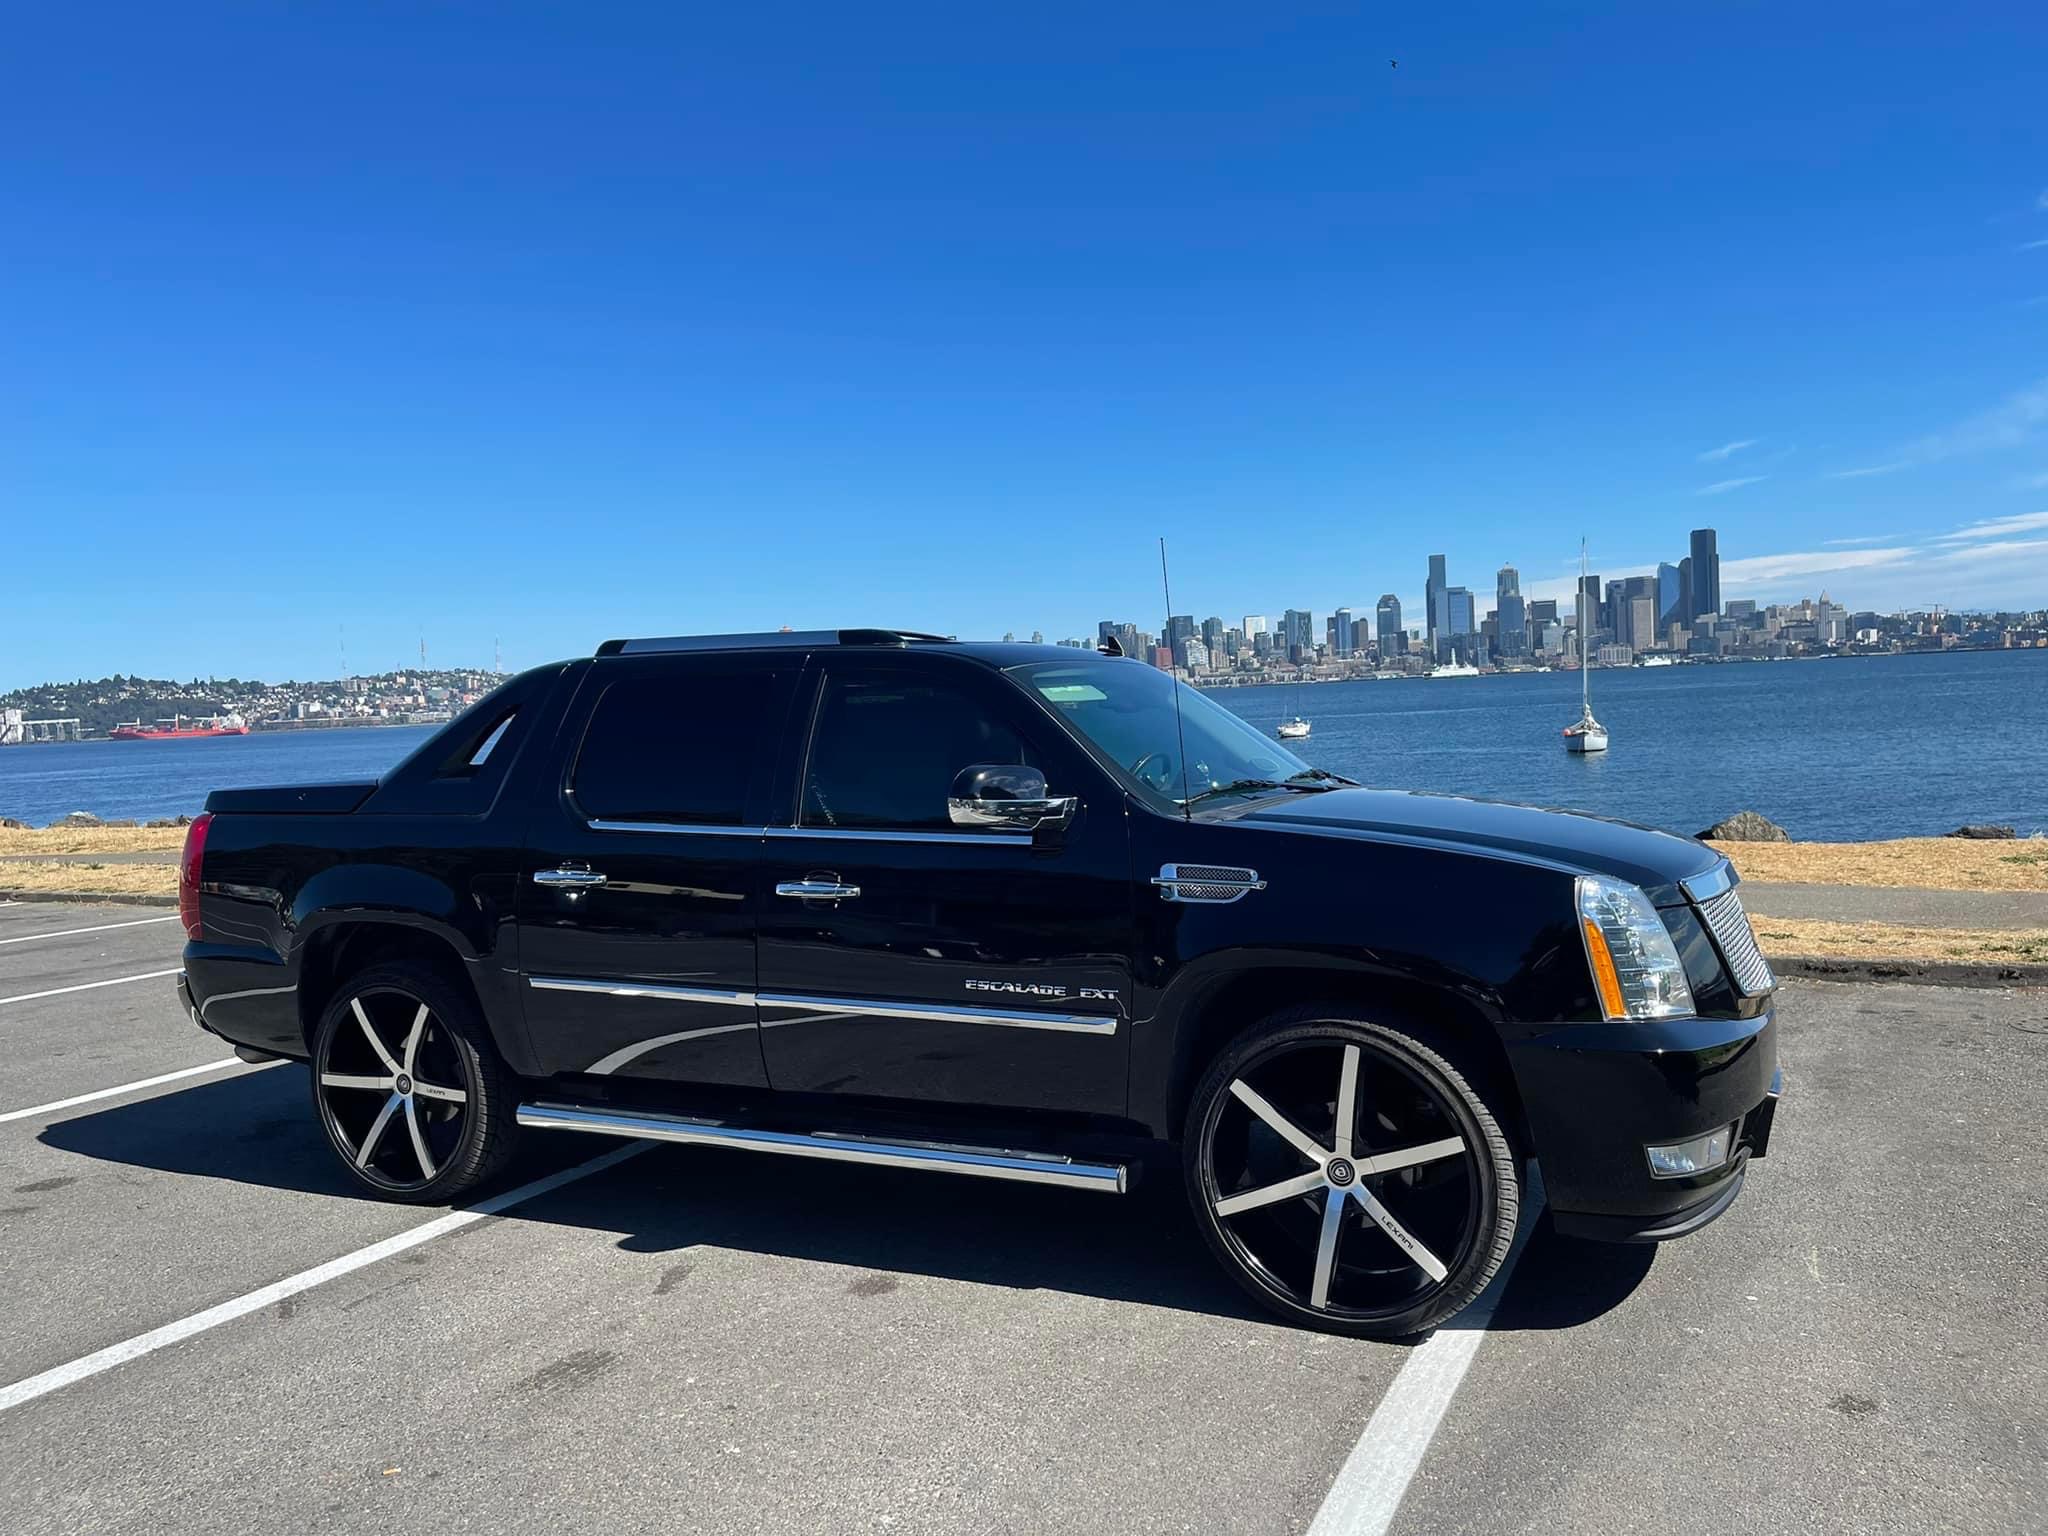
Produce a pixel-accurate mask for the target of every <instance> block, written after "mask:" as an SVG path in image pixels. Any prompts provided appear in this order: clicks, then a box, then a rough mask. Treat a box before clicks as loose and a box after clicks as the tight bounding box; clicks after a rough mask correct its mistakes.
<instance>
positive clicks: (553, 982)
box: [526, 976, 754, 1008]
mask: <svg viewBox="0 0 2048 1536" xmlns="http://www.w3.org/2000/svg"><path fill="white" fill-rule="evenodd" d="M526 984H527V985H528V986H530V987H532V988H534V989H535V990H536V991H540V992H592V993H596V994H597V995H598V996H600V997H653V998H662V999H666V1000H667V1001H669V1002H673V1003H730V1004H732V1005H733V1006H734V1007H737V1008H751V1007H753V1006H754V994H753V993H751V992H731V991H727V990H726V989H724V988H722V987H671V986H667V985H661V984H657V983H655V982H651V981H585V980H582V979H580V978H578V977H574V976H529V977H527V978H526Z"/></svg>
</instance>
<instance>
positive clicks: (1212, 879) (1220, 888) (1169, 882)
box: [1152, 864, 1266, 904]
mask: <svg viewBox="0 0 2048 1536" xmlns="http://www.w3.org/2000/svg"><path fill="white" fill-rule="evenodd" d="M1152 883H1153V884H1154V885H1156V886H1158V887H1159V894H1160V895H1161V896H1162V897H1163V898H1164V899H1166V900H1167V901H1212V902H1222V903H1225V904H1228V903H1230V902H1233V901H1239V900H1242V899H1243V897H1244V894H1245V892H1247V891H1263V890H1264V889H1265V888H1266V882H1265V881H1263V880H1261V879H1260V878H1259V872H1258V871H1257V870H1256V869H1241V868H1237V867H1234V866H1232V865H1229V864H1162V865H1161V866H1160V868H1159V873H1158V874H1157V875H1155V876H1153V877H1152Z"/></svg>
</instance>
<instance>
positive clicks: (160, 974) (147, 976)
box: [0, 965, 178, 1006]
mask: <svg viewBox="0 0 2048 1536" xmlns="http://www.w3.org/2000/svg"><path fill="white" fill-rule="evenodd" d="M177 974H178V967H177V966H175V965H174V966H172V967H171V968H170V969H169V970H168V971H144V972H143V973H142V974H141V975H140V976H116V977H114V978H113V979H112V980H111V981H81V982H80V983H79V984H78V985H77V986H75V987H52V988H50V990H49V991H47V992H24V993H22V994H21V995H20V996H19V997H0V1006H5V1005H6V1004H8V1003H32V1002H34V1001H35V1000H36V999H37V998H39V997H62V996H63V995H64V994H65V993H67V992H90V991H92V990H93V988H95V987H119V986H125V985H126V984H127V983H128V982H131V981H161V980H163V978H164V977H166V976H175V975H177Z"/></svg>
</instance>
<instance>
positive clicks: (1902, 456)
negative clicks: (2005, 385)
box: [1822, 240, 2048, 480]
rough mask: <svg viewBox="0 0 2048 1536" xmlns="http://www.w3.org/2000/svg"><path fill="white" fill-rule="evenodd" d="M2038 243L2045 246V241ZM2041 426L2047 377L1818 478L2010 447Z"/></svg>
mask: <svg viewBox="0 0 2048 1536" xmlns="http://www.w3.org/2000/svg"><path fill="white" fill-rule="evenodd" d="M2041 243H2042V244H2043V245H2048V240H2044V241H2042V242H2041ZM2044 428H2048V379H2042V380H2040V381H2038V382H2036V383H2034V384H2030V385H2029V386H2028V387H2027V388H2025V389H2022V390H2019V391H2017V392H2015V393H2013V394H2010V395H2008V396H2006V397H2005V399H2003V400H2001V401H2000V402H1999V403H1998V404H1997V405H1995V406H1993V407H1992V408H1991V409H1990V410H1988V411H1981V412H1979V413H1978V414H1977V415H1975V416H1972V417H1969V418H1968V419H1966V420H1964V421H1960V422H1957V423H1956V425H1954V426H1953V427H1950V428H1949V429H1948V430H1947V431H1946V432H1930V433H1929V434H1928V435H1927V436H1925V437H1922V438H1918V439H1916V440H1914V441H1913V442H1910V443H1908V444H1906V445H1905V447H1904V448H1902V449H1900V450H1899V454H1898V457H1897V458H1895V459H1892V460H1889V461H1888V462H1886V463H1883V464H1870V465H1866V466H1864V467H1862V468H1860V469H1837V470H1834V471H1831V472H1830V473H1829V474H1827V475H1825V476H1823V477H1822V478H1824V479H1828V480H1855V479H1860V478H1861V477H1863V476H1865V475H1889V474H1892V473H1894V472H1895V471H1897V470H1901V469H1912V468H1914V467H1916V466H1918V465H1921V464H1937V463H1940V462H1941V461H1942V460H1943V459H1955V458H1961V457H1963V456H1964V455H1965V454H1973V453H1989V452H1991V451H1993V450H1995V449H2000V448H2014V447H2017V446H2019V445H2020V444H2021V443H2025V442H2028V441H2030V440H2031V439H2033V438H2034V437H2036V436H2038V435H2039V434H2040V433H2041V431H2042V430H2043V429H2044Z"/></svg>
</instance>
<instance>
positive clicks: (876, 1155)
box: [517, 1104, 1129, 1195]
mask: <svg viewBox="0 0 2048 1536" xmlns="http://www.w3.org/2000/svg"><path fill="white" fill-rule="evenodd" d="M517 1119H518V1122H519V1124H521V1125H523V1126H526V1127H528V1128H529V1129H532V1130H537V1131H592V1132H595V1133H597V1134H598V1135H600V1136H628V1137H633V1138H635V1139H638V1140H641V1141H675V1142H682V1143H685V1144H687V1145H692V1146H704V1147H734V1148H737V1149H738V1150H740V1151H742V1152H779V1153H781V1154H783V1155H784V1156H786V1157H823V1158H830V1159H833V1160H834V1161H837V1162H842V1163H875V1164H878V1165H879V1166H881V1167H884V1168H925V1169H930V1170H931V1171H933V1172H935V1173H965V1174H970V1175H973V1176H974V1177H976V1178H983V1179H1016V1180H1018V1181H1020V1182H1022V1183H1026V1184H1058V1185H1061V1186H1063V1187H1065V1188H1067V1189H1099V1190H1101V1191H1103V1192H1104V1193H1105V1194H1112V1195H1120V1194H1122V1193H1123V1192H1124V1190H1125V1189H1126V1188H1127V1187H1128V1184H1129V1173H1128V1170H1126V1169H1125V1167H1124V1165H1123V1164H1121V1163H1083V1162H1076V1161H1075V1160H1074V1159H1073V1158H1070V1157H1061V1156H1058V1155H1056V1154H1053V1153H1048V1152H1016V1151H1010V1150H1006V1149H1002V1148H997V1147H960V1146H952V1145H950V1144H948V1143H945V1142H937V1141H887V1140H884V1139H882V1138H881V1137H877V1136H866V1135H861V1134H858V1133H855V1132H850V1131H846V1132H828V1131H814V1132H811V1133H809V1134H803V1133H799V1132H795V1131H764V1130H755V1129H752V1128H750V1127H748V1126H743V1125H728V1124H727V1123H725V1122H724V1121H722V1120H698V1119H692V1118H690V1117H688V1116H684V1115H662V1114H654V1113H651V1112H649V1111H645V1110H636V1111H626V1110H616V1109H591V1108H584V1107H580V1106H578V1105H574V1104H522V1105H520V1106H519V1110H518V1115H517Z"/></svg>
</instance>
